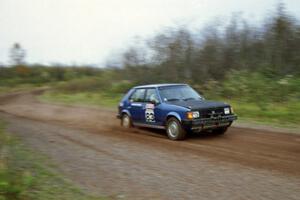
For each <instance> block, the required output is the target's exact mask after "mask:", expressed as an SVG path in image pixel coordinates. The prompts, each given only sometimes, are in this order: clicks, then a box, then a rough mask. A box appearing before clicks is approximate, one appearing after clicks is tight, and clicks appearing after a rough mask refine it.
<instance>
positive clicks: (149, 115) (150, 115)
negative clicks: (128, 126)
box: [145, 104, 155, 122]
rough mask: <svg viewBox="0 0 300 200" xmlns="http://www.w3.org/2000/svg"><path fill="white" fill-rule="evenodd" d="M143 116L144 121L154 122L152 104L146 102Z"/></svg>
mask: <svg viewBox="0 0 300 200" xmlns="http://www.w3.org/2000/svg"><path fill="white" fill-rule="evenodd" d="M145 118H146V122H155V116H154V104H146V110H145Z"/></svg>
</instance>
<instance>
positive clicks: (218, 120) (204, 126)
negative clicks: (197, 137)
mask: <svg viewBox="0 0 300 200" xmlns="http://www.w3.org/2000/svg"><path fill="white" fill-rule="evenodd" d="M234 120H237V116H236V115H225V116H221V117H211V118H202V119H201V118H200V119H194V120H182V125H183V127H184V128H185V129H190V130H192V131H202V130H209V129H216V128H222V127H229V126H230V125H231V124H232V122H233V121H234Z"/></svg>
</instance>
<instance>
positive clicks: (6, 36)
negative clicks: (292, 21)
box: [0, 0, 300, 66]
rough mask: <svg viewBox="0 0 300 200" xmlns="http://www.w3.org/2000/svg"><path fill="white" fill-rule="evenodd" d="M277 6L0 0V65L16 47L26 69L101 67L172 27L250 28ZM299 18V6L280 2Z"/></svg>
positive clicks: (238, 1) (298, 0)
mask: <svg viewBox="0 0 300 200" xmlns="http://www.w3.org/2000/svg"><path fill="white" fill-rule="evenodd" d="M278 2H279V0H223V1H221V0H119V1H117V0H106V1H104V0H0V63H8V62H9V48H11V46H12V44H13V43H15V42H18V43H20V44H21V45H22V46H23V47H24V48H25V49H26V51H27V57H26V61H27V62H29V63H44V64H47V63H55V62H58V63H67V64H72V63H77V64H83V63H86V64H97V65H98V66H103V64H102V63H104V62H105V60H106V58H107V56H108V55H110V54H111V52H115V51H118V50H119V49H122V48H125V47H126V46H127V45H128V44H129V43H130V42H132V41H133V38H134V36H136V35H138V36H141V37H143V38H145V37H147V36H150V35H152V34H154V33H155V32H157V31H159V30H161V29H162V28H163V27H169V26H173V25H176V24H187V25H188V26H195V24H197V26H199V28H200V27H201V26H203V25H204V24H206V23H207V22H209V21H210V20H213V19H214V18H215V17H224V18H228V17H229V16H230V15H231V14H232V13H233V12H242V13H243V16H244V17H245V18H247V19H250V22H251V21H253V22H254V23H257V22H260V21H262V20H263V19H264V18H265V17H266V16H267V15H268V13H270V12H272V11H274V9H275V7H276V4H277V3H278ZM282 2H284V3H285V4H286V7H287V11H289V12H290V13H291V14H292V15H294V16H296V17H297V18H299V17H300V0H282Z"/></svg>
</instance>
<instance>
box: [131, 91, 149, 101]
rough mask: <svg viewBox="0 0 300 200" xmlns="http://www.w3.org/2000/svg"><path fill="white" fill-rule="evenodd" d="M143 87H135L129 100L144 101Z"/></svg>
mask: <svg viewBox="0 0 300 200" xmlns="http://www.w3.org/2000/svg"><path fill="white" fill-rule="evenodd" d="M145 91H146V90H145V89H137V90H136V91H134V92H133V94H132V95H131V97H130V99H129V100H130V101H131V102H144V96H145Z"/></svg>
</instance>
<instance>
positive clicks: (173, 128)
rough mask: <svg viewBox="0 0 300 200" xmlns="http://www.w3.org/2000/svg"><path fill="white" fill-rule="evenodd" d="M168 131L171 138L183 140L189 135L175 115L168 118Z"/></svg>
mask: <svg viewBox="0 0 300 200" xmlns="http://www.w3.org/2000/svg"><path fill="white" fill-rule="evenodd" d="M166 132H167V135H168V137H169V139H171V140H183V139H185V137H186V135H187V132H186V130H185V129H184V128H183V127H182V125H181V123H180V122H179V121H178V120H177V119H176V118H175V117H171V118H170V119H168V121H167V124H166Z"/></svg>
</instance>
